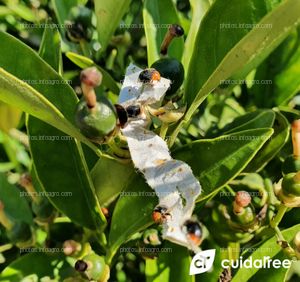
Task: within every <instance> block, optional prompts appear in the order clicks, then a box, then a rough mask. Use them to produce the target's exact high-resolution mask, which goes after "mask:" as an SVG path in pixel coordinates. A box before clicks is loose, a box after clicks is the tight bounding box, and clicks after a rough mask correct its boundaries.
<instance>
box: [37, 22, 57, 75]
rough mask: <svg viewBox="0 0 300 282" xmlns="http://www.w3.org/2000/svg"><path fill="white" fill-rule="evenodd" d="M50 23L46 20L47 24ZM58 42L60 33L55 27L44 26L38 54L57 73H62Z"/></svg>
mask: <svg viewBox="0 0 300 282" xmlns="http://www.w3.org/2000/svg"><path fill="white" fill-rule="evenodd" d="M50 24H51V22H47V25H50ZM47 25H46V26H47ZM60 42H61V41H60V34H59V32H58V29H57V28H54V27H51V28H48V27H46V28H45V29H44V33H43V38H42V42H41V45H40V50H39V55H40V56H41V58H43V59H44V60H45V61H46V62H47V63H48V64H49V65H50V66H51V67H52V68H53V69H54V70H55V71H57V72H58V73H62V56H61V48H60V47H61V46H60V45H61V44H60Z"/></svg>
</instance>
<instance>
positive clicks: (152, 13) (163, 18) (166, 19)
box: [143, 0, 183, 66]
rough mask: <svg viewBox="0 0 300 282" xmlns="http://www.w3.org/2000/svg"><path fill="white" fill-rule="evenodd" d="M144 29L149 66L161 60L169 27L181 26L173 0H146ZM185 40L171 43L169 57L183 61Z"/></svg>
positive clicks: (181, 39)
mask: <svg viewBox="0 0 300 282" xmlns="http://www.w3.org/2000/svg"><path fill="white" fill-rule="evenodd" d="M143 17H144V28H145V34H146V39H147V54H148V65H149V66H150V65H152V64H153V63H154V62H155V61H157V60H158V59H159V58H160V56H159V55H160V45H161V43H162V42H163V39H164V37H165V34H166V33H167V31H168V25H171V24H180V22H179V18H178V16H177V13H176V10H175V7H174V4H173V2H172V0H145V2H144V8H143ZM182 52H183V38H182V37H181V38H176V39H174V41H173V42H172V43H171V45H170V48H169V50H168V55H169V56H170V57H172V58H176V59H177V60H179V61H180V60H181V56H182Z"/></svg>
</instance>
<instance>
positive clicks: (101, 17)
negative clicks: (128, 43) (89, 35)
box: [95, 0, 131, 51]
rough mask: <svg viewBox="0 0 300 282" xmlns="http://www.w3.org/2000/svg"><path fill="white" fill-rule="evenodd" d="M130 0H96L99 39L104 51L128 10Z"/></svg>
mask: <svg viewBox="0 0 300 282" xmlns="http://www.w3.org/2000/svg"><path fill="white" fill-rule="evenodd" d="M130 2H131V1H130V0H118V1H103V0H95V13H96V17H97V31H98V40H99V42H100V44H101V48H102V51H104V50H105V49H106V47H107V45H108V43H109V41H110V39H111V37H112V35H113V34H114V32H115V30H116V29H117V27H118V26H119V25H120V23H121V19H122V17H123V16H124V14H125V13H126V12H127V10H128V8H129V5H130Z"/></svg>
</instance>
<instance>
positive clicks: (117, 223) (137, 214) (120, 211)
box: [107, 174, 158, 261]
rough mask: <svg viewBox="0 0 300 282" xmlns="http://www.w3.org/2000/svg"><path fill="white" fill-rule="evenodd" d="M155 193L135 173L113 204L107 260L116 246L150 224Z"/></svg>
mask: <svg viewBox="0 0 300 282" xmlns="http://www.w3.org/2000/svg"><path fill="white" fill-rule="evenodd" d="M157 201H158V200H157V197H156V194H155V192H154V191H153V190H151V188H150V187H149V186H148V185H147V184H146V182H145V179H144V178H143V177H142V176H141V175H137V174H135V175H134V176H133V177H132V179H131V180H130V181H129V182H128V184H127V187H126V189H125V190H124V191H123V192H122V193H121V196H120V198H119V200H118V202H117V204H116V206H115V209H114V213H113V216H112V221H111V228H110V232H109V252H108V255H107V259H108V261H111V259H112V257H113V256H114V255H115V253H116V252H117V250H118V248H119V247H120V246H121V245H122V244H123V243H125V242H126V241H128V240H129V239H130V237H131V236H132V235H133V234H135V233H136V232H138V231H140V230H143V229H145V228H146V227H148V226H150V225H151V224H152V219H151V213H152V211H153V208H154V207H155V205H156V204H157Z"/></svg>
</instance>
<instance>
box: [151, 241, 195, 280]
mask: <svg viewBox="0 0 300 282" xmlns="http://www.w3.org/2000/svg"><path fill="white" fill-rule="evenodd" d="M163 249H164V250H165V251H164V252H161V253H160V254H159V257H158V258H157V259H147V260H146V269H145V273H146V277H147V280H146V281H147V282H165V281H172V282H182V281H185V282H194V281H195V279H194V277H193V276H191V275H189V272H190V263H191V257H190V256H189V252H188V250H187V248H184V247H181V246H179V245H175V244H172V243H170V242H166V243H165V244H164V245H163Z"/></svg>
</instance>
